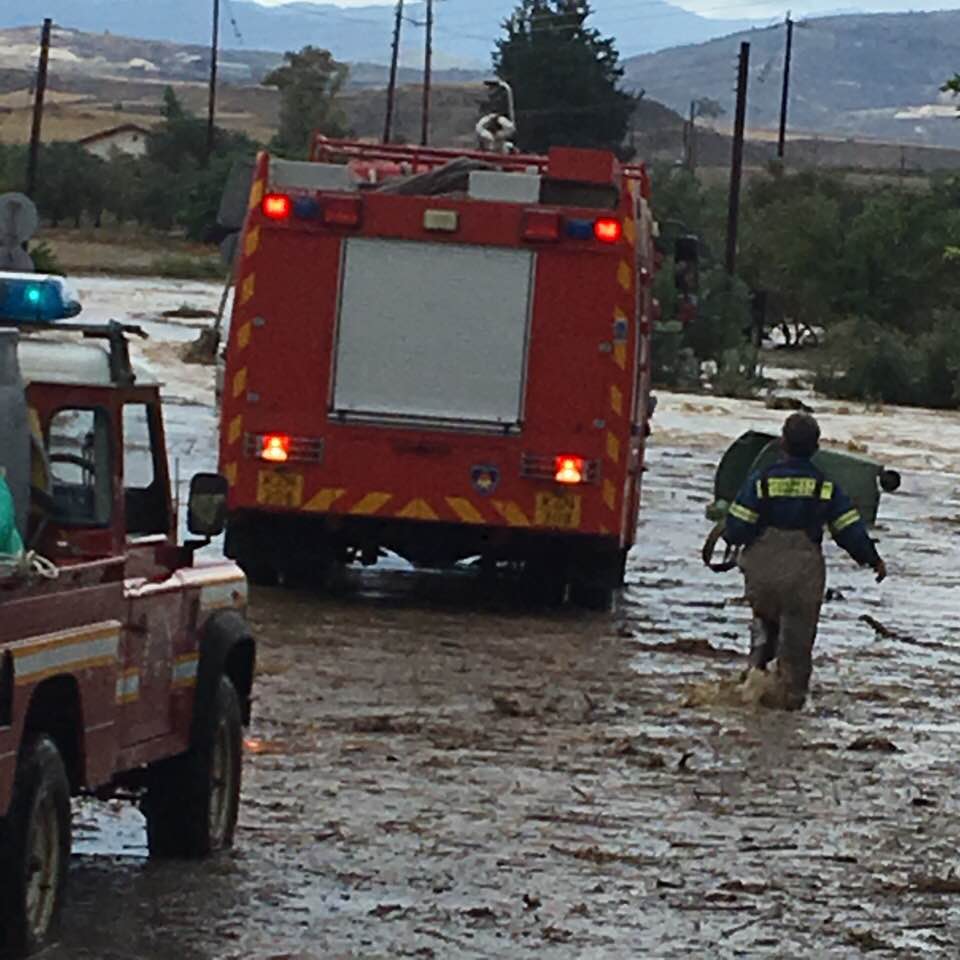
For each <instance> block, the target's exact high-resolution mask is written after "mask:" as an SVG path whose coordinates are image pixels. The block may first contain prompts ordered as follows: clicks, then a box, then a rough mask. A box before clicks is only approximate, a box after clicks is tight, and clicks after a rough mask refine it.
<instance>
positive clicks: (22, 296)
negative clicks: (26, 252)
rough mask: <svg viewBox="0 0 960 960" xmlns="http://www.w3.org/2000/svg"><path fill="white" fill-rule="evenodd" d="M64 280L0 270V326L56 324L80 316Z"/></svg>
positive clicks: (72, 293)
mask: <svg viewBox="0 0 960 960" xmlns="http://www.w3.org/2000/svg"><path fill="white" fill-rule="evenodd" d="M80 310H81V307H80V302H79V300H78V299H77V296H76V294H75V293H74V291H73V289H72V288H71V287H70V285H69V284H68V283H67V281H66V280H64V278H63V277H54V276H48V275H44V274H36V273H4V272H2V271H0V324H19V323H31V324H33V323H54V322H55V321H57V320H67V319H69V318H70V317H75V316H76V315H77V314H78V313H80Z"/></svg>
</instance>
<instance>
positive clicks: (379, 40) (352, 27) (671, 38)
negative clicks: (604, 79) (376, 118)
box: [0, 0, 750, 70]
mask: <svg viewBox="0 0 960 960" xmlns="http://www.w3.org/2000/svg"><path fill="white" fill-rule="evenodd" d="M593 6H594V8H595V10H596V16H595V17H594V21H593V22H594V25H595V26H596V27H597V28H598V29H600V30H602V31H604V32H605V33H607V34H613V35H615V36H616V38H617V42H618V44H619V46H620V49H621V50H622V51H623V52H624V53H625V54H634V53H643V52H646V51H650V50H659V49H662V48H664V47H669V46H673V45H675V44H677V43H690V42H699V41H701V40H709V39H710V38H711V37H719V36H722V35H723V34H726V33H729V32H730V31H732V30H741V29H746V28H748V27H749V26H750V21H747V20H712V19H708V18H706V17H700V16H698V15H697V14H694V13H690V12H689V11H686V10H684V9H682V8H680V7H677V6H673V5H672V4H670V3H667V2H665V0H645V2H644V3H643V4H642V5H640V6H638V8H637V12H627V13H625V12H624V7H625V4H624V3H623V2H622V0H594V3H593ZM515 7H516V0H457V2H456V3H439V4H437V9H436V27H437V28H436V37H435V57H436V61H437V65H438V66H440V67H445V66H449V67H453V66H462V67H469V68H472V69H481V70H482V69H487V68H488V67H489V65H490V52H491V50H492V49H493V44H494V40H495V39H496V37H497V35H498V34H499V32H500V24H501V23H502V22H503V20H504V19H505V18H506V17H507V16H508V15H509V14H510V13H512V12H513V10H514V9H515ZM210 10H211V3H210V0H162V2H152V3H151V2H147V3H144V2H143V0H44V3H43V4H42V6H38V5H37V3H36V0H3V3H2V4H0V27H12V26H27V25H31V26H35V25H37V24H38V23H39V21H40V20H41V18H42V17H44V16H48V17H52V18H53V19H54V21H55V22H56V23H58V24H61V25H63V26H68V27H74V28H76V29H79V30H86V31H90V32H93V33H103V32H104V31H109V32H110V33H119V34H123V35H126V36H131V37H146V38H148V39H151V40H171V41H175V42H177V43H181V44H206V43H208V42H209V37H210ZM231 18H232V22H231ZM423 21H424V4H423V3H422V0H421V2H409V3H408V9H407V24H406V26H405V30H404V36H405V42H404V46H403V61H404V62H405V63H407V64H410V65H412V64H417V63H420V61H421V60H422V44H423V30H422V29H419V28H418V27H417V26H416V25H415V24H416V23H423ZM392 29H393V3H392V0H381V2H380V3H379V4H371V5H370V6H362V7H349V8H342V7H337V6H334V5H332V4H329V3H303V2H299V3H289V4H284V5H283V6H279V7H264V6H261V5H259V4H257V3H251V2H249V0H231V3H230V4H229V7H225V10H224V19H223V30H222V42H223V45H224V46H225V47H228V48H232V49H234V50H246V49H255V50H269V51H283V50H292V49H300V47H302V46H304V45H305V44H307V43H312V44H314V45H315V46H321V47H327V48H328V49H330V50H331V51H332V52H333V54H334V55H335V56H336V57H338V58H339V59H341V60H349V61H370V62H373V63H383V62H385V61H386V60H387V59H388V58H389V49H390V38H391V33H392Z"/></svg>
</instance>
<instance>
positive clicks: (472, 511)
mask: <svg viewBox="0 0 960 960" xmlns="http://www.w3.org/2000/svg"><path fill="white" fill-rule="evenodd" d="M447 505H448V506H449V507H450V509H451V510H452V511H453V512H454V513H455V514H456V515H457V516H458V517H459V518H460V519H461V520H462V521H463V522H464V523H483V514H481V513H480V511H479V510H478V509H477V508H476V507H475V506H474V505H473V504H472V503H471V502H470V501H469V500H466V499H464V498H463V497H447Z"/></svg>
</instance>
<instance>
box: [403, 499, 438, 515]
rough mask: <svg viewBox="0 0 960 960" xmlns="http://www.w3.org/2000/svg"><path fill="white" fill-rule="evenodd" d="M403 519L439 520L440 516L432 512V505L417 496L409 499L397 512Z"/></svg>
mask: <svg viewBox="0 0 960 960" xmlns="http://www.w3.org/2000/svg"><path fill="white" fill-rule="evenodd" d="M397 516H398V517H402V518H403V519H404V520H439V519H440V518H439V517H438V516H437V515H436V513H434V512H433V507H431V506H430V504H429V503H427V501H426V500H421V499H420V498H419V497H416V498H415V499H413V500H411V501H410V502H409V503H408V504H407V505H406V506H405V507H404V508H403V509H402V510H401V511H400V512H399V513H398V514H397Z"/></svg>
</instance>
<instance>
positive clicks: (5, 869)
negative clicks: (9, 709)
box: [0, 735, 70, 957]
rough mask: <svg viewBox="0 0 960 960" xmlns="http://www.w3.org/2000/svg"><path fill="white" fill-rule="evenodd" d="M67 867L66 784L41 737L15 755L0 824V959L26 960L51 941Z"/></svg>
mask: <svg viewBox="0 0 960 960" xmlns="http://www.w3.org/2000/svg"><path fill="white" fill-rule="evenodd" d="M69 863H70V782H69V781H68V779H67V772H66V769H65V768H64V765H63V759H62V758H61V756H60V751H59V750H58V749H57V745H56V744H55V743H54V742H53V740H51V739H50V737H48V736H45V735H41V736H38V737H36V738H35V739H33V740H31V741H29V742H28V743H27V744H25V745H24V747H23V748H22V750H21V752H20V759H19V761H18V762H17V772H16V779H15V780H14V785H13V803H12V804H11V806H10V812H9V813H8V815H7V816H6V817H5V818H4V819H3V820H2V821H0V955H3V956H7V957H23V956H26V955H27V954H30V953H33V952H34V951H35V950H39V949H40V947H42V946H43V944H44V943H45V942H46V941H47V940H48V939H49V938H50V936H51V934H52V933H53V932H54V931H55V929H56V926H57V923H58V920H59V916H60V910H61V908H62V906H63V895H64V887H65V885H66V880H67V869H68V866H69Z"/></svg>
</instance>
